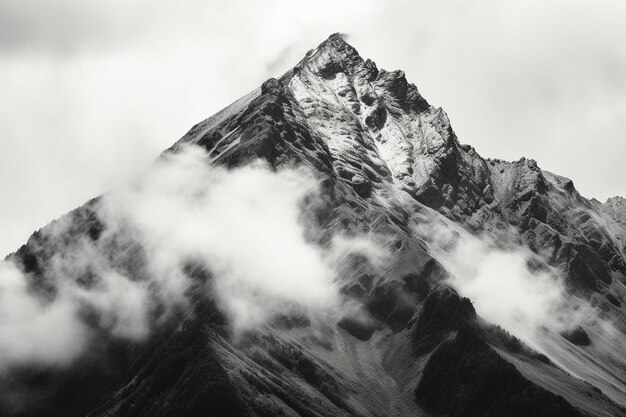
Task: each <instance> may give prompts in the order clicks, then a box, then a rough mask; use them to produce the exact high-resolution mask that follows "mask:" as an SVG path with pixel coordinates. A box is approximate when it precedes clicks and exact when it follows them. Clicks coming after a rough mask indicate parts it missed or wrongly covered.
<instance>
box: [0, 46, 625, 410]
mask: <svg viewBox="0 0 626 417" xmlns="http://www.w3.org/2000/svg"><path fill="white" fill-rule="evenodd" d="M190 144H191V145H197V146H200V147H202V148H204V149H205V150H206V152H207V154H208V155H209V157H210V159H211V161H212V163H213V164H217V165H222V166H227V167H230V168H234V167H238V166H242V165H246V164H247V163H249V162H251V161H252V160H254V159H257V158H260V159H263V160H266V161H267V162H268V163H269V164H270V165H271V166H272V167H275V168H278V167H284V166H294V165H304V166H307V167H309V168H310V169H311V170H312V171H313V172H314V173H315V175H316V176H317V177H318V178H319V179H320V181H321V183H322V184H323V190H324V193H325V197H326V207H325V208H324V210H322V212H320V213H318V218H317V221H318V222H319V225H320V226H322V228H323V229H324V230H326V231H328V233H331V232H336V231H340V232H342V233H348V234H350V233H358V232H368V233H370V232H375V233H380V234H384V235H386V236H390V235H391V236H393V237H394V243H393V244H392V245H391V252H392V254H393V258H394V263H393V265H392V266H391V267H390V268H388V269H387V270H385V271H384V272H383V273H380V274H376V275H374V274H373V272H372V271H371V270H370V269H368V265H367V264H365V263H359V262H358V260H357V261H355V265H354V268H353V270H354V271H356V272H354V273H353V275H354V279H352V280H351V281H349V282H347V283H344V286H343V287H342V289H341V290H342V296H344V297H345V299H346V300H348V301H349V302H350V303H353V304H355V305H357V306H358V307H357V308H356V310H355V311H356V313H354V311H353V312H352V313H350V314H347V315H346V316H344V317H342V318H340V319H339V320H338V321H337V322H331V323H322V324H319V326H318V327H316V328H315V329H313V327H314V326H317V324H316V325H313V324H311V323H310V322H309V321H307V320H298V319H297V318H296V319H294V318H293V317H291V318H287V319H285V320H283V321H282V322H281V323H275V324H272V325H270V326H266V327H264V328H262V329H259V330H258V331H255V332H252V333H251V334H247V335H246V336H245V337H244V338H243V339H241V340H238V341H237V342H234V341H233V340H231V338H230V337H229V335H228V332H227V330H226V328H225V324H224V323H225V318H224V315H223V313H222V312H221V311H220V308H219V306H216V305H215V304H213V303H212V302H211V299H210V297H209V298H208V299H207V298H206V297H205V296H203V295H201V293H200V292H198V294H199V295H197V297H195V298H194V299H193V300H194V301H193V303H191V305H190V306H189V310H190V312H187V313H185V314H184V315H183V316H184V320H183V324H182V325H180V323H179V324H171V325H165V326H163V327H161V328H159V330H158V331H156V332H155V334H153V335H152V336H151V338H150V339H149V340H148V341H145V342H141V343H120V342H119V341H115V340H112V341H111V340H102V341H101V342H100V350H101V351H98V352H93V354H91V355H88V356H87V357H85V358H82V359H81V360H80V361H79V362H78V363H77V364H75V365H72V366H70V367H69V369H54V370H43V371H42V370H39V369H30V368H28V367H26V368H25V369H19V370H17V371H11V372H7V373H6V375H4V376H0V388H1V389H0V392H5V394H0V412H2V413H3V414H4V415H16V416H17V415H20V416H36V415H47V416H83V415H90V416H113V415H116V416H117V415H128V416H142V415H146V416H147V415H150V416H153V415H184V416H195V415H198V416H201V415H202V416H209V415H219V416H227V415H232V416H261V417H262V416H276V415H285V416H296V415H300V416H375V415H390V416H391V415H393V416H431V415H432V416H438V415H455V416H466V415H467V416H473V415H485V416H487V415H493V416H496V415H498V416H501V415H530V414H538V415H545V416H565V415H567V416H577V415H594V416H596V415H597V416H616V415H626V411H625V409H624V408H623V407H626V357H624V355H622V354H621V351H620V345H619V343H617V342H615V340H621V339H619V338H621V337H622V336H624V337H626V312H625V311H624V309H623V307H622V305H623V303H624V296H626V290H625V289H624V285H625V283H626V252H625V245H626V201H625V200H624V199H622V198H618V197H616V198H614V199H610V200H609V201H607V202H606V203H604V204H602V203H600V202H597V201H595V200H587V199H585V198H584V197H582V196H581V195H580V194H579V193H578V192H577V191H576V189H575V187H574V185H573V183H572V181H571V180H568V179H567V178H564V177H560V176H557V175H555V174H552V173H549V172H547V171H543V170H541V169H540V168H539V167H538V166H537V164H536V162H535V161H533V160H529V159H524V158H522V159H521V160H519V161H515V162H506V161H501V160H494V159H484V158H482V157H481V156H480V155H478V154H477V153H476V151H475V150H474V149H473V148H472V147H470V146H467V145H461V144H460V142H459V141H458V139H457V137H456V135H455V133H454V131H453V130H452V127H451V125H450V121H449V119H448V117H447V115H446V114H445V112H444V111H443V110H442V109H440V108H436V107H433V106H432V105H430V104H429V103H428V102H427V101H426V100H425V99H424V98H423V97H422V96H421V94H420V93H419V91H418V89H417V88H416V87H415V85H413V84H411V83H409V82H408V81H407V80H406V78H405V75H404V73H403V72H402V71H385V70H382V69H379V68H378V67H377V66H376V64H374V63H373V62H372V61H370V60H369V59H368V60H364V59H363V58H361V57H360V56H359V54H358V53H357V51H356V50H355V49H354V48H353V47H352V46H350V45H349V44H347V43H346V42H345V41H344V40H343V39H342V37H341V36H340V35H332V36H331V37H330V38H328V39H327V40H326V41H324V42H323V43H322V44H321V45H319V46H318V47H317V48H315V49H313V50H311V51H310V52H309V53H308V54H307V55H306V56H305V57H304V58H303V59H302V61H300V62H299V63H298V64H297V65H296V66H295V67H293V69H292V70H290V71H289V72H287V73H286V74H284V75H283V76H282V77H280V78H278V79H270V80H268V81H266V82H265V83H264V84H263V85H262V86H261V87H260V88H258V89H256V90H254V91H252V92H251V93H250V94H248V95H246V96H244V97H242V98H241V99H239V100H237V101H236V102H234V103H233V104H232V105H230V106H229V107H227V108H225V109H224V110H222V111H220V112H218V113H217V114H215V115H214V116H212V117H210V118H208V119H206V120H204V121H202V122H200V123H198V124H197V125H195V126H194V127H193V128H192V129H191V130H190V131H189V132H188V133H187V134H186V135H185V136H184V137H183V138H181V139H180V140H179V141H178V142H176V143H175V144H174V145H173V146H172V147H171V148H170V149H168V150H167V151H166V153H176V152H179V151H180V150H181V149H182V148H183V147H184V146H185V145H190ZM96 202H97V200H94V201H92V202H90V203H87V204H86V205H84V206H83V207H80V208H78V209H76V210H75V211H73V212H71V213H69V214H68V215H66V217H65V218H64V219H63V221H62V224H63V226H62V227H63V228H64V233H63V234H62V236H63V239H64V240H63V241H61V242H58V241H55V242H51V241H50V237H49V236H48V234H46V233H45V232H46V229H45V228H44V229H43V230H42V231H40V232H37V233H35V234H34V235H33V236H32V237H31V238H30V239H29V241H28V243H27V244H26V245H24V246H23V247H22V248H20V249H19V250H18V251H17V252H16V253H15V254H12V255H10V256H9V260H11V261H13V262H15V263H16V264H17V265H19V266H20V268H21V270H22V271H23V272H24V273H25V274H27V276H28V277H29V279H30V280H31V284H32V290H33V291H34V292H36V293H38V294H40V295H41V296H42V297H44V298H45V297H47V298H54V297H55V296H57V290H58V288H57V284H56V283H55V282H54V281H53V280H51V279H50V278H49V277H48V276H47V274H46V268H47V266H48V265H50V264H51V262H53V261H54V256H55V253H54V250H58V248H59V247H64V246H67V245H71V244H72V242H73V241H76V240H77V239H79V238H82V237H84V238H88V239H91V240H92V241H98V239H100V235H101V233H102V224H101V222H100V219H98V216H97V213H96V212H95V210H94V209H93V206H94V204H96ZM433 217H434V218H435V219H438V220H435V222H440V223H441V224H450V223H452V224H455V225H456V226H457V227H460V228H463V229H465V230H466V231H469V232H470V233H474V234H488V235H491V236H493V237H497V238H498V239H499V240H498V241H499V242H500V243H499V244H500V245H501V246H503V247H504V248H506V247H507V246H508V245H516V246H519V247H522V248H524V250H527V251H528V252H529V253H531V254H532V259H534V262H536V264H537V265H536V267H537V268H539V269H543V270H552V269H558V270H560V271H562V273H563V274H564V276H565V282H566V287H567V291H568V293H569V294H572V295H573V296H575V297H577V298H578V299H582V300H586V301H588V302H589V303H590V304H591V305H592V306H593V308H594V314H596V313H597V315H598V317H603V318H605V319H606V321H607V322H611V328H612V330H613V331H614V333H613V335H617V336H615V337H617V339H610V341H609V340H608V339H606V340H605V339H603V338H606V337H607V336H606V334H605V333H603V332H601V331H600V330H598V329H599V327H600V324H598V323H599V322H598V323H596V325H597V326H596V327H594V324H593V323H592V322H585V323H586V324H584V326H586V327H587V328H586V329H584V328H583V327H580V328H579V329H577V330H576V331H575V332H574V333H567V332H566V333H564V334H567V335H568V336H570V337H568V338H567V339H566V338H564V337H561V336H560V335H559V334H558V333H557V334H553V333H550V332H548V331H547V330H546V332H545V333H546V334H545V335H543V336H541V337H542V338H543V339H542V340H545V343H546V344H545V345H544V346H547V347H545V350H546V352H549V353H550V356H551V357H553V358H555V360H554V361H550V359H548V358H547V357H546V356H544V355H542V354H539V353H538V352H536V351H534V350H533V349H532V348H531V347H529V346H526V345H524V343H523V342H522V341H520V340H519V339H517V338H514V337H511V336H510V335H509V334H508V333H506V331H505V330H503V329H500V328H496V327H494V326H493V325H491V324H490V323H488V322H486V321H485V320H483V319H482V318H481V317H480V316H479V315H477V312H476V311H475V309H474V306H473V305H472V300H470V299H468V298H464V297H462V296H460V295H459V294H458V293H457V292H456V291H455V290H454V289H452V288H450V287H449V286H447V285H446V283H444V282H442V281H445V280H446V278H447V275H448V272H447V271H446V269H445V267H444V266H443V265H442V264H440V263H439V262H438V261H437V260H435V259H434V257H433V254H432V253H431V252H430V251H429V250H428V249H427V245H426V239H427V237H425V236H424V234H421V233H417V232H416V230H419V229H420V226H421V225H422V224H423V223H428V222H432V221H433V220H432V218H433ZM49 227H50V226H49ZM319 241H320V244H323V242H324V238H323V237H320V238H319ZM53 243H54V244H53ZM53 248H57V249H54V250H53ZM114 255H115V257H116V260H117V262H118V264H120V265H123V266H124V268H125V269H126V270H127V271H128V273H129V274H130V275H133V274H139V272H137V271H141V262H142V261H141V258H142V256H149V255H146V253H144V252H142V250H141V248H138V247H137V245H135V244H134V243H132V242H131V243H128V245H126V246H124V242H121V243H119V249H116V252H115V254H114ZM206 279H209V278H206ZM211 279H219V277H212V278H211ZM502 279H506V277H505V276H503V277H502ZM85 285H89V284H88V283H86V284H85ZM590 314H591V313H590ZM363 317H367V320H364V319H363ZM307 329H308V330H307ZM582 334H584V336H585V337H586V339H585V340H584V343H570V342H569V341H568V340H575V341H580V340H581V338H580V337H578V336H580V335H582ZM571 335H574V336H576V337H575V338H574V339H572V337H571ZM594 338H596V340H594ZM587 341H588V342H589V343H587ZM614 345H615V347H613V346H614ZM603 346H604V348H605V349H609V350H602V349H603ZM610 349H613V350H610ZM573 358H577V359H573ZM598 375H599V376H598ZM24 393H27V394H24ZM17 395H22V396H24V395H28V396H29V397H30V398H31V399H36V402H33V401H31V403H32V406H31V405H27V406H22V407H15V405H14V402H15V397H16V396H17ZM22 403H24V402H23V401H22Z"/></svg>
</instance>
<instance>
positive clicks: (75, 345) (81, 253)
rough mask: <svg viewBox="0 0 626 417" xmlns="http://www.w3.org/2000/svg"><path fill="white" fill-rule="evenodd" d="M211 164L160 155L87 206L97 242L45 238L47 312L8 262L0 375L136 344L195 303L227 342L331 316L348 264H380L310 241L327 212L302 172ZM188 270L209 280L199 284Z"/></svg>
mask: <svg viewBox="0 0 626 417" xmlns="http://www.w3.org/2000/svg"><path fill="white" fill-rule="evenodd" d="M209 160H210V159H209V157H208V156H207V154H206V153H205V152H204V151H203V150H202V149H200V148H197V147H187V148H185V149H183V150H182V151H181V152H179V153H176V154H167V155H164V156H163V157H162V158H161V159H160V160H159V161H157V163H156V164H155V165H154V166H153V167H152V168H151V169H149V170H148V171H147V172H145V173H144V174H143V175H141V176H140V177H139V178H137V179H136V180H135V181H133V182H132V183H130V184H129V185H128V186H126V187H122V188H120V189H119V190H116V191H113V192H110V193H108V194H106V195H104V196H103V197H101V198H100V199H99V200H97V201H96V202H95V203H94V204H93V205H92V206H91V207H92V208H91V209H92V210H94V211H95V213H96V216H95V217H96V218H97V225H96V226H94V225H93V224H91V226H94V227H96V229H99V230H100V231H99V232H98V233H95V235H93V236H90V234H89V233H85V229H86V228H87V226H85V225H83V226H81V228H82V232H81V233H79V234H78V235H76V234H73V233H74V232H72V228H75V227H76V220H75V219H74V218H73V217H72V216H71V215H70V216H67V217H65V218H63V219H61V220H59V221H57V222H56V223H53V224H52V225H50V226H48V227H47V228H46V229H44V230H43V231H42V234H43V235H44V236H46V239H45V246H46V247H47V248H48V250H50V249H51V250H52V255H51V256H50V257H49V259H48V260H47V261H46V266H45V268H44V273H43V274H44V278H45V281H46V282H52V283H53V286H54V288H55V296H54V298H53V300H52V301H50V300H49V297H48V298H46V297H43V296H35V295H34V294H31V292H30V290H29V287H28V284H27V283H28V280H29V276H28V275H27V274H25V273H23V272H21V271H20V270H19V269H18V268H17V267H16V266H15V265H13V264H12V263H11V262H10V261H6V262H4V263H3V264H2V267H1V268H0V274H1V275H2V276H1V277H0V309H2V313H3V314H2V315H0V367H3V366H7V365H11V364H22V363H39V364H46V365H65V364H67V363H69V362H70V361H71V360H72V359H73V358H75V357H76V356H77V355H80V353H81V352H82V351H83V349H84V347H85V346H86V345H87V344H88V343H89V338H90V337H91V334H92V333H93V329H94V328H95V329H98V332H102V331H104V332H107V333H108V334H110V335H111V336H113V337H118V338H124V339H129V340H142V339H144V338H145V337H147V336H148V335H149V334H150V332H151V331H152V330H153V327H154V326H157V325H158V323H159V322H162V321H164V320H168V319H170V318H172V317H175V316H176V315H179V314H180V313H181V312H183V313H182V314H184V315H185V314H191V313H190V312H189V311H190V309H189V306H190V302H191V297H190V292H193V291H196V293H197V291H201V292H202V296H211V297H213V298H214V299H215V301H216V303H217V305H218V307H219V308H220V310H221V311H222V312H223V313H224V314H225V316H226V318H227V319H228V322H229V324H230V326H231V328H232V331H233V334H234V335H238V334H241V333H242V332H245V331H249V330H253V329H256V328H258V327H259V326H262V325H264V324H266V323H268V322H269V321H271V320H272V319H273V318H276V317H277V316H279V315H281V314H284V313H285V312H286V311H290V309H297V310H298V311H299V312H304V313H320V314H329V312H332V311H333V308H334V307H335V306H337V305H338V302H339V293H338V282H337V280H338V275H339V274H338V271H339V265H341V263H342V259H343V258H345V257H346V255H348V254H350V253H356V254H359V255H361V256H364V257H366V258H370V259H371V260H372V263H374V264H376V263H380V262H382V259H383V255H381V252H380V251H378V250H377V246H376V244H375V243H373V241H372V240H371V239H369V238H368V237H351V238H349V237H345V236H334V237H331V238H330V242H329V243H328V244H325V245H322V244H320V243H319V242H315V241H312V237H311V236H321V233H320V231H313V232H311V230H310V229H311V228H315V225H314V222H313V221H312V220H310V219H309V216H308V213H310V211H312V210H315V209H316V207H319V205H320V204H323V201H324V200H323V198H322V195H321V190H320V188H319V182H318V180H317V179H316V178H315V177H314V176H313V174H312V173H311V172H310V171H309V170H307V169H305V168H298V167H293V168H281V169H274V168H271V167H269V166H268V165H267V164H266V163H262V162H255V163H252V164H249V165H247V166H243V167H238V168H235V169H227V168H225V167H218V166H213V165H211V164H210V162H209ZM31 244H32V243H31ZM194 269H195V270H201V271H203V273H204V274H205V278H206V276H208V278H206V279H205V281H203V282H201V283H200V284H198V280H197V279H195V278H193V277H192V276H193V273H190V270H194ZM198 285H200V286H199V287H198ZM198 288H200V289H199V290H198ZM192 290H193V291H192ZM157 313H158V314H157ZM86 322H88V323H90V324H89V325H87V324H85V323H86ZM44 342H45V343H44ZM42 346H46V348H45V349H43V348H42Z"/></svg>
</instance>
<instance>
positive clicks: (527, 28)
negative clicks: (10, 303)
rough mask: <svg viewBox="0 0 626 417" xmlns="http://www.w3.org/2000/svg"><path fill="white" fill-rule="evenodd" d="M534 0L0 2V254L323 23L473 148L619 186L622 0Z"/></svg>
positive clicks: (293, 57)
mask: <svg viewBox="0 0 626 417" xmlns="http://www.w3.org/2000/svg"><path fill="white" fill-rule="evenodd" d="M547 3H548V2H546V1H540V0H524V1H521V0H519V1H508V0H497V1H496V0H492V1H481V0H475V1H468V0H458V1H439V2H432V1H431V2H427V1H417V0H406V1H403V0H399V1H365V0H350V1H337V0H323V1H315V2H313V1H310V0H299V1H296V0H283V1H280V0H269V1H263V2H260V1H252V0H250V1H245V0H230V1H227V2H215V1H201V0H187V1H185V2H180V1H174V0H156V1H155V0H150V1H148V0H135V1H133V2H128V1H123V0H108V1H104V0H92V1H88V2H87V1H82V0H0V144H1V149H2V151H1V152H0V253H2V254H4V253H8V252H10V251H12V250H14V249H16V248H17V247H18V246H19V244H21V243H23V242H24V241H25V240H26V238H27V237H28V236H29V235H30V233H32V231H33V230H35V229H37V228H38V227H40V226H42V225H44V224H46V223H47V222H48V221H49V220H51V219H52V218H55V217H58V216H60V215H61V214H63V213H64V212H66V211H68V210H70V209H72V208H74V207H76V206H78V205H80V204H81V203H82V202H84V201H85V200H87V199H89V198H91V197H93V196H96V195H98V194H100V193H102V192H103V191H106V190H108V189H110V188H113V187H115V186H116V185H117V184H120V183H122V182H123V181H124V180H125V178H128V177H129V176H131V175H133V174H134V173H136V172H138V171H140V170H142V169H143V168H145V167H146V166H147V165H148V164H149V163H150V161H152V160H153V159H154V158H155V157H156V156H157V155H158V154H159V152H160V151H161V150H162V149H164V148H166V147H168V146H169V145H170V144H171V143H173V142H174V141H175V140H176V139H178V138H179V137H180V136H182V135H183V134H184V133H185V132H186V130H187V129H189V128H190V127H191V126H192V125H193V124H194V123H196V122H198V121H200V120H201V119H203V118H205V117H207V116H209V115H211V114H213V113H214V112H216V111H217V110H219V109H220V108H222V107H224V106H226V105H227V104H229V103H230V102H232V101H234V100H235V99H236V98H238V97H240V96H241V95H243V94H245V93H247V92H248V91H250V90H252V89H254V88H256V87H257V86H258V85H260V83H262V82H263V81H264V80H265V79H267V78H269V77H270V76H273V75H279V74H281V73H282V72H283V71H285V70H286V69H287V68H289V67H290V66H291V65H293V64H295V63H296V62H297V61H298V60H299V59H300V58H301V57H302V56H303V55H304V53H305V52H306V51H307V50H308V49H311V48H313V47H315V46H316V45H317V44H318V43H320V42H321V41H322V40H323V39H325V38H326V37H327V36H328V35H329V34H330V33H333V32H343V33H347V34H348V41H349V42H350V43H352V44H353V45H354V46H355V47H356V48H357V49H358V50H359V52H360V53H361V55H363V56H364V57H370V58H372V59H373V60H374V61H376V62H377V63H378V65H379V67H382V68H385V69H403V70H404V71H405V72H406V74H407V78H408V79H409V80H410V81H412V82H413V83H415V84H416V85H417V87H418V88H419V90H420V91H421V92H422V94H423V95H424V96H425V97H426V98H427V99H428V100H429V101H430V102H431V103H432V104H434V105H437V106H441V107H443V108H444V109H445V110H446V111H447V113H448V114H449V116H450V119H451V121H452V124H453V127H454V129H455V131H456V132H457V135H458V136H459V138H460V139H461V141H462V142H464V143H469V144H471V145H473V146H474V147H475V148H476V149H477V150H478V151H479V153H481V154H482V155H483V156H489V157H499V158H504V159H518V158H520V157H521V156H526V157H529V158H534V159H536V160H537V161H538V162H539V164H540V166H542V167H543V168H544V169H547V170H549V171H552V172H556V173H559V174H562V175H565V176H568V177H570V178H572V179H573V180H574V183H575V184H576V186H577V187H578V188H579V190H580V191H581V192H582V193H583V194H584V195H586V196H588V197H597V198H599V199H602V200H604V199H606V198H607V197H610V196H612V195H617V194H620V195H626V182H625V181H624V178H623V173H624V170H623V168H622V164H623V160H624V158H625V157H626V141H624V140H623V139H624V135H625V133H624V132H626V48H624V46H623V43H624V40H626V25H624V22H626V3H624V2H623V1H620V0H614V1H611V0H595V1H591V0H589V1H581V0H575V1H574V0H567V1H566V0H554V1H551V2H550V3H549V4H547Z"/></svg>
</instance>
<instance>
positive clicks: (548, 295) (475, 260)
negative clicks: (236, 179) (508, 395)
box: [422, 221, 591, 345]
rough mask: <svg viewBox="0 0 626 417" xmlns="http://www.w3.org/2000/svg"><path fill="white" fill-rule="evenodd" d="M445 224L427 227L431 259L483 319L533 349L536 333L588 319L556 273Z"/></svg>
mask: <svg viewBox="0 0 626 417" xmlns="http://www.w3.org/2000/svg"><path fill="white" fill-rule="evenodd" d="M446 223H447V222H444V223H441V222H437V221H433V222H432V223H431V224H429V227H428V230H429V233H428V236H430V238H428V239H427V241H428V242H429V247H430V251H431V254H432V255H433V256H434V257H435V258H436V259H437V260H438V261H439V262H440V263H441V264H442V265H443V266H444V267H445V268H446V270H447V271H448V272H449V278H448V283H449V284H450V285H451V286H453V287H454V288H456V289H457V290H458V291H459V293H460V294H462V295H463V296H465V297H468V298H469V299H470V300H471V301H472V302H473V304H474V307H475V308H476V311H477V312H478V314H479V315H481V316H482V317H483V318H485V319H487V320H488V321H490V322H492V323H495V324H498V325H500V326H501V327H503V328H505V329H507V330H509V331H511V332H512V333H514V334H515V335H516V336H518V337H520V338H522V339H524V340H525V341H527V342H529V343H531V344H533V345H536V343H535V342H536V341H537V336H538V334H539V333H537V332H538V331H539V330H540V329H542V328H546V329H549V330H551V331H555V332H562V331H564V330H568V329H571V328H572V327H574V326H576V325H578V324H580V322H581V320H582V318H583V317H584V316H585V314H587V313H589V310H590V309H591V307H590V306H589V305H588V304H587V303H585V302H584V301H582V300H580V299H578V298H575V297H574V296H572V295H571V294H569V293H568V291H567V290H566V288H565V284H564V280H563V275H562V272H561V271H560V270H559V269H558V268H553V267H550V266H547V265H546V264H545V263H543V262H542V261H541V260H540V259H539V258H538V257H537V256H536V255H534V254H532V253H531V252H530V251H529V250H528V249H526V248H524V247H522V246H520V245H517V244H514V243H512V242H507V243H505V244H498V242H497V241H496V240H494V238H493V237H487V236H475V235H472V234H470V233H468V232H467V231H464V230H463V229H461V228H460V227H458V226H456V225H451V224H449V223H448V224H447V225H446ZM433 225H435V226H433ZM433 228H434V229H435V230H436V233H433ZM422 234H423V233H422Z"/></svg>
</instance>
